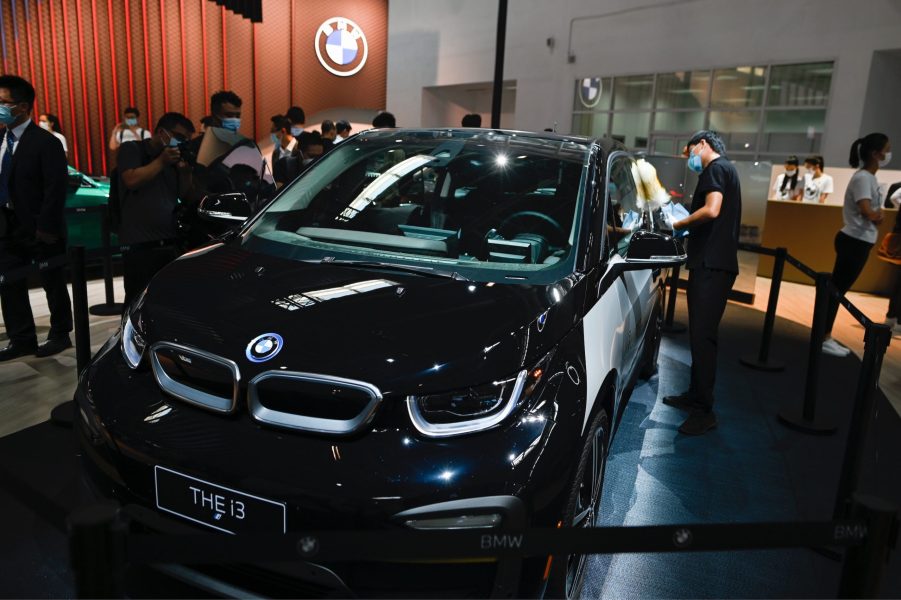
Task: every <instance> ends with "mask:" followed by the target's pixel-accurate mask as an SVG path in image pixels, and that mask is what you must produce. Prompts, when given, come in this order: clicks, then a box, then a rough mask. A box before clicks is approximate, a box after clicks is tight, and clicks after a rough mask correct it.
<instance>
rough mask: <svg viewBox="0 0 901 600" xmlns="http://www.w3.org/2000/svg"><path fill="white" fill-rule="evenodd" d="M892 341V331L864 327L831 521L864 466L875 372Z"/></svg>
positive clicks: (873, 325) (840, 512)
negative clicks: (858, 366)
mask: <svg viewBox="0 0 901 600" xmlns="http://www.w3.org/2000/svg"><path fill="white" fill-rule="evenodd" d="M891 341H892V330H891V329H890V328H889V327H888V325H883V324H881V323H872V322H871V323H869V324H867V328H866V333H865V334H864V346H863V360H862V361H861V363H860V374H859V375H858V376H857V391H856V392H855V394H854V408H853V412H852V413H851V424H850V425H849V427H848V440H847V441H846V442H845V455H844V458H843V459H842V470H841V475H840V476H839V480H838V492H837V493H836V496H835V511H834V517H835V518H841V517H842V516H843V515H844V513H845V510H846V509H847V503H848V501H849V500H850V498H851V495H852V493H853V492H854V490H856V489H857V484H858V482H859V481H860V473H861V471H862V470H863V466H864V460H865V456H864V445H865V444H866V439H867V430H868V429H869V427H870V421H872V420H873V413H874V412H875V409H876V387H877V386H878V384H879V372H880V371H881V370H882V359H883V358H884V357H885V351H886V350H887V349H888V346H889V344H890V343H891Z"/></svg>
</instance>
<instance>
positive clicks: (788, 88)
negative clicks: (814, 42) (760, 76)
mask: <svg viewBox="0 0 901 600" xmlns="http://www.w3.org/2000/svg"><path fill="white" fill-rule="evenodd" d="M831 84H832V63H831V62H824V63H808V64H803V65H781V66H778V67H772V68H771V70H770V89H769V94H768V95H767V100H766V102H767V106H826V101H827V100H828V99H829V87H830V85H831Z"/></svg>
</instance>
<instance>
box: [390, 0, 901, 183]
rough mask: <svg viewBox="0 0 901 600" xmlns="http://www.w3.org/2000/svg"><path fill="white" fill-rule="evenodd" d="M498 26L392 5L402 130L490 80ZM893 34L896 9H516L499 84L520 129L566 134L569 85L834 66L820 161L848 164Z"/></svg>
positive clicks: (863, 1) (454, 3)
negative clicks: (425, 100)
mask: <svg viewBox="0 0 901 600" xmlns="http://www.w3.org/2000/svg"><path fill="white" fill-rule="evenodd" d="M601 15H603V16H601ZM577 17H578V18H579V19H578V20H576V21H574V22H571V20H572V19H574V18H577ZM583 17H596V18H583ZM496 25H497V2H496V0H451V1H443V0H389V11H388V34H389V43H388V107H389V110H392V111H393V112H394V113H395V114H396V115H397V117H398V122H399V123H401V124H405V125H411V126H416V125H419V124H420V120H421V111H422V88H423V87H430V86H439V85H440V86H443V85H455V84H463V83H471V82H482V81H490V80H491V79H492V77H493V70H494V38H495V29H496ZM570 27H572V52H573V54H574V55H575V57H576V58H575V62H573V63H569V62H568V61H567V45H568V41H569V38H570ZM899 31H901V0H858V1H857V2H849V1H848V0H564V1H561V0H556V1H554V0H512V1H511V2H510V4H509V13H508V22H507V48H506V60H505V66H504V78H505V79H507V80H516V87H517V89H516V96H517V97H516V113H515V125H514V126H515V127H516V128H517V129H527V130H541V129H543V128H544V127H548V126H551V125H553V123H554V122H555V121H556V122H558V123H559V127H558V130H559V131H564V132H565V131H569V129H570V125H571V112H572V103H573V93H574V82H575V80H576V79H577V78H581V77H588V76H595V75H601V76H607V75H626V74H644V73H654V72H666V71H683V70H692V69H705V68H713V67H734V66H740V65H754V64H771V63H794V62H814V61H819V60H834V61H835V74H834V77H833V80H832V93H831V98H830V105H829V111H828V114H827V122H826V127H825V134H824V136H823V144H822V150H823V152H822V153H823V155H824V157H825V158H826V162H827V164H844V163H845V161H846V160H847V154H848V148H849V147H850V144H851V142H852V141H853V140H854V139H855V138H857V137H859V135H860V134H861V133H862V132H861V127H862V125H863V124H864V121H863V114H864V105H865V97H866V96H867V93H868V82H869V78H870V71H871V63H872V61H873V53H874V51H877V50H891V49H897V48H901V37H899ZM551 37H552V38H554V42H555V44H554V48H553V49H551V48H548V46H547V43H546V41H547V39H548V38H551ZM880 72H881V71H880ZM899 102H901V101H899ZM869 117H870V118H868V119H867V121H866V125H867V126H868V127H870V128H874V127H875V128H877V129H878V125H877V123H876V122H874V119H873V118H872V115H870V116H869ZM876 121H878V118H877V119H876ZM863 133H866V132H863ZM899 143H901V140H899ZM899 154H901V153H899ZM898 161H901V156H899V158H897V159H895V160H894V161H893V162H894V163H898ZM892 166H897V165H896V164H893V165H892Z"/></svg>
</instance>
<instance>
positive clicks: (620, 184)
mask: <svg viewBox="0 0 901 600" xmlns="http://www.w3.org/2000/svg"><path fill="white" fill-rule="evenodd" d="M607 190H608V197H609V198H610V205H609V206H608V210H607V215H608V219H607V221H608V222H607V231H608V232H609V233H610V240H611V247H610V252H611V254H612V253H613V252H617V253H618V254H620V255H621V256H625V254H626V248H628V246H629V240H630V239H631V238H632V231H633V230H634V229H636V228H637V224H638V222H639V221H640V219H641V212H640V210H639V209H638V202H637V199H638V196H637V192H636V189H635V181H634V180H633V179H632V159H631V158H629V157H628V156H617V157H615V158H614V159H613V164H612V165H611V167H610V180H609V182H608V184H607Z"/></svg>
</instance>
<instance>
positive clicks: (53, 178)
mask: <svg viewBox="0 0 901 600" xmlns="http://www.w3.org/2000/svg"><path fill="white" fill-rule="evenodd" d="M34 99H35V92H34V87H33V86H32V85H31V84H30V83H28V82H27V81H26V80H24V79H22V78H21V77H17V76H15V75H3V76H0V123H2V124H3V126H4V128H3V129H2V130H0V273H3V272H6V271H9V270H12V269H15V268H17V267H21V266H23V265H27V264H29V263H32V262H41V261H46V260H48V259H51V258H54V257H56V256H59V255H62V254H65V252H66V219H65V215H64V210H65V204H66V180H67V177H66V155H65V154H64V153H63V148H62V146H61V145H60V143H59V142H58V141H57V140H56V138H55V137H53V136H52V135H51V134H50V133H49V132H47V131H45V130H43V129H41V128H40V127H38V126H37V125H35V123H34V122H33V121H32V119H31V117H32V115H31V110H32V109H31V107H32V106H34ZM40 278H41V284H42V286H43V288H44V292H45V293H46V295H47V305H48V306H49V307H50V332H49V333H48V334H47V341H45V342H43V343H42V344H41V345H40V346H39V345H38V344H37V336H36V334H35V326H34V315H33V313H32V311H31V304H30V302H29V299H28V283H27V281H26V280H24V279H19V280H14V281H7V282H6V283H5V284H4V285H0V308H2V311H3V323H4V329H5V330H6V334H7V337H8V338H9V345H7V346H6V347H5V348H3V349H0V362H2V361H6V360H11V359H14V358H17V357H20V356H26V355H29V354H35V355H37V356H39V357H43V356H50V355H52V354H56V353H58V352H62V351H63V350H65V349H66V348H68V347H70V346H71V345H72V341H71V339H70V338H69V332H70V331H72V304H71V301H70V299H69V292H68V289H67V288H66V276H65V273H64V272H63V269H62V268H61V267H57V268H50V269H44V270H42V271H41V273H40Z"/></svg>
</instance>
